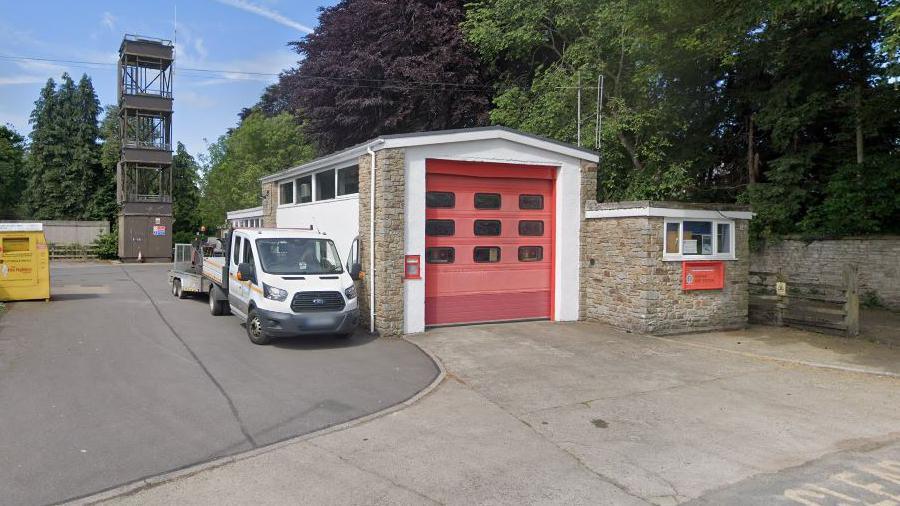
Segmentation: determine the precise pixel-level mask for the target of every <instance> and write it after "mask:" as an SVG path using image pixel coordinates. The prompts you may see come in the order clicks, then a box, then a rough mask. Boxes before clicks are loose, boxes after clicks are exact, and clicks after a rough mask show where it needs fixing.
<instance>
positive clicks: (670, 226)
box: [666, 223, 680, 255]
mask: <svg viewBox="0 0 900 506" xmlns="http://www.w3.org/2000/svg"><path fill="white" fill-rule="evenodd" d="M679 225H680V223H666V253H674V254H676V255H677V254H678V228H679Z"/></svg>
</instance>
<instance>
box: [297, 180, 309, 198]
mask: <svg viewBox="0 0 900 506" xmlns="http://www.w3.org/2000/svg"><path fill="white" fill-rule="evenodd" d="M306 202H312V176H303V177H301V178H298V179H297V203H298V204H303V203H306Z"/></svg>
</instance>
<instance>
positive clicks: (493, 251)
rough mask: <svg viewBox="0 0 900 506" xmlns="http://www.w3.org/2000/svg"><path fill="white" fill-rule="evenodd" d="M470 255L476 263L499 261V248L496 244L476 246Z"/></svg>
mask: <svg viewBox="0 0 900 506" xmlns="http://www.w3.org/2000/svg"><path fill="white" fill-rule="evenodd" d="M472 256H473V258H474V260H475V262H477V263H494V262H499V261H500V248H499V247H497V246H476V247H475V250H474V251H473V255H472Z"/></svg>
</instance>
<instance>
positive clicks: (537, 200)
mask: <svg viewBox="0 0 900 506" xmlns="http://www.w3.org/2000/svg"><path fill="white" fill-rule="evenodd" d="M543 208H544V196H543V195H519V209H543Z"/></svg>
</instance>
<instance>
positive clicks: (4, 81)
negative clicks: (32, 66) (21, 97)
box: [0, 76, 47, 86]
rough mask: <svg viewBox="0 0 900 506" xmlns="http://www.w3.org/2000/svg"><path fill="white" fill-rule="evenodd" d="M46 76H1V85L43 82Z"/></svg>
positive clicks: (45, 80)
mask: <svg viewBox="0 0 900 506" xmlns="http://www.w3.org/2000/svg"><path fill="white" fill-rule="evenodd" d="M45 82H47V78H46V77H39V76H0V86H13V85H17V84H43V83H45Z"/></svg>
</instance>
